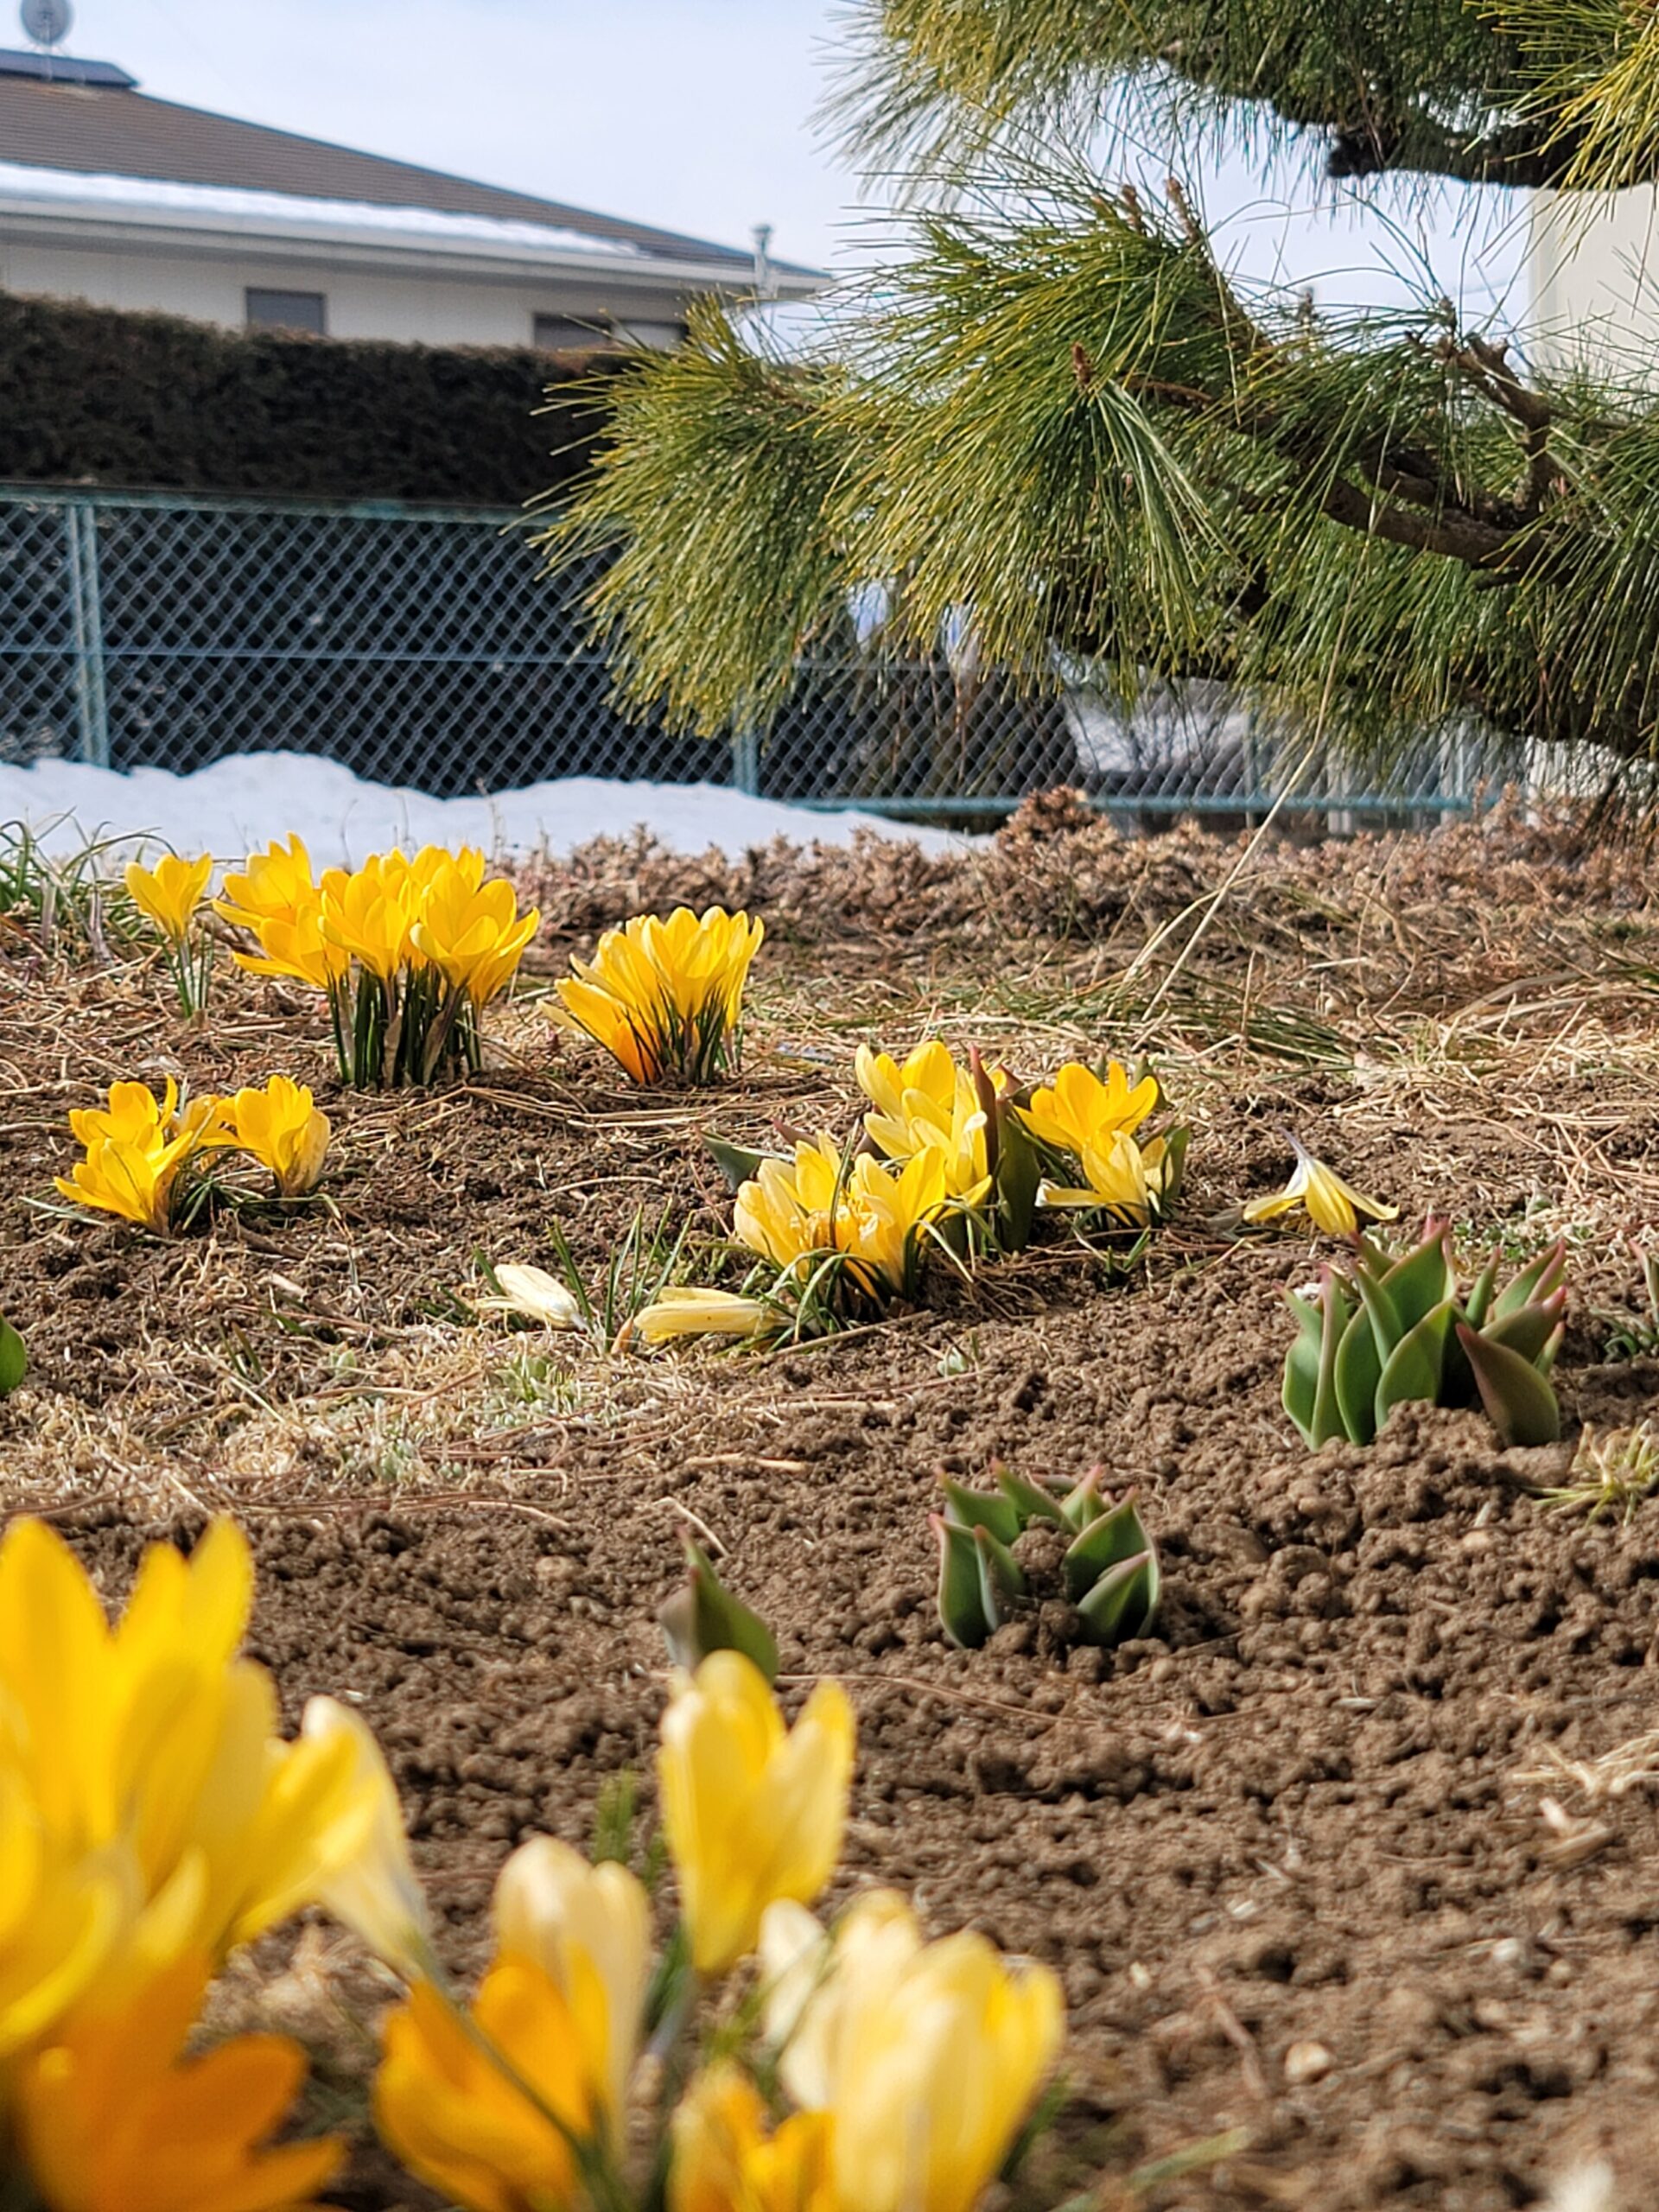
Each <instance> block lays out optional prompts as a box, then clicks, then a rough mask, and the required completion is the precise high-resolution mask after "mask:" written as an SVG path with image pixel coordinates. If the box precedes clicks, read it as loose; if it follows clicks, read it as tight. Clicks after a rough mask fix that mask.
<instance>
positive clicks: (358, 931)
mask: <svg viewBox="0 0 1659 2212" xmlns="http://www.w3.org/2000/svg"><path fill="white" fill-rule="evenodd" d="M417 857H420V858H423V856H417ZM430 868H431V863H430V862H428V863H426V871H425V872H427V873H429V870H430ZM420 890H421V877H420V876H419V875H417V874H416V868H415V865H414V864H412V863H411V862H410V859H409V857H408V855H406V854H404V853H402V852H398V851H395V850H394V851H392V852H390V853H371V854H370V855H369V857H368V858H367V860H365V861H364V863H363V865H362V867H361V868H353V869H352V870H351V871H350V873H349V874H348V873H347V871H346V869H345V868H329V869H328V870H327V873H326V874H324V876H323V879H322V882H321V893H322V912H321V934H322V941H323V943H324V944H328V945H332V946H334V948H335V950H337V951H339V952H341V953H344V954H345V955H346V957H348V958H349V959H353V960H358V961H360V962H361V963H362V964H363V966H364V967H365V968H366V969H368V971H369V973H370V975H372V976H378V978H379V980H380V981H381V982H383V983H390V982H392V980H393V979H394V978H395V977H396V976H397V974H398V972H399V970H400V969H404V968H407V967H409V966H410V964H411V963H416V962H417V961H418V959H419V958H420V957H421V956H419V955H418V954H417V953H416V950H415V945H414V940H413V936H412V931H413V930H414V926H415V918H416V913H417V912H419V904H418V900H419V893H420Z"/></svg>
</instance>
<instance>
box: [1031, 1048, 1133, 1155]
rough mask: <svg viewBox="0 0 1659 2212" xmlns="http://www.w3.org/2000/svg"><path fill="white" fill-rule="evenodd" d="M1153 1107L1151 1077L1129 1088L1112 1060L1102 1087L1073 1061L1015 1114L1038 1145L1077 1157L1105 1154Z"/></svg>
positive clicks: (1100, 1082)
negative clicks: (1115, 1139) (1090, 1150)
mask: <svg viewBox="0 0 1659 2212" xmlns="http://www.w3.org/2000/svg"><path fill="white" fill-rule="evenodd" d="M1157 1104H1158V1084H1157V1079H1156V1077H1153V1076H1149V1075H1148V1076H1143V1077H1141V1081H1140V1082H1139V1083H1137V1084H1130V1082H1129V1078H1128V1075H1127V1073H1126V1072H1125V1071H1124V1069H1123V1068H1122V1065H1121V1064H1120V1063H1119V1062H1118V1061H1116V1060H1111V1061H1109V1062H1108V1063H1107V1068H1106V1075H1105V1078H1104V1080H1102V1078H1101V1077H1099V1076H1097V1075H1096V1073H1095V1071H1094V1070H1093V1069H1092V1068H1087V1067H1084V1065H1083V1064H1082V1063H1081V1061H1077V1060H1072V1061H1071V1062H1069V1063H1068V1064H1067V1065H1066V1066H1065V1067H1063V1068H1062V1069H1061V1070H1060V1071H1059V1072H1058V1074H1057V1075H1056V1077H1054V1081H1053V1083H1052V1084H1050V1085H1046V1086H1045V1087H1044V1088H1043V1089H1041V1090H1036V1091H1034V1092H1033V1094H1032V1100H1031V1103H1030V1105H1029V1106H1022V1107H1020V1108H1019V1109H1018V1111H1019V1115H1020V1120H1021V1121H1022V1122H1024V1123H1025V1125H1026V1127H1027V1129H1029V1130H1030V1132H1031V1134H1032V1135H1033V1137H1035V1138H1036V1140H1037V1141H1038V1143H1039V1144H1045V1145H1048V1146H1051V1147H1053V1148H1054V1149H1055V1150H1057V1151H1059V1152H1075V1153H1077V1154H1078V1155H1079V1156H1081V1155H1082V1154H1083V1153H1084V1151H1085V1150H1086V1149H1087V1148H1088V1147H1090V1145H1093V1146H1095V1147H1096V1148H1097V1149H1104V1148H1106V1147H1108V1146H1109V1143H1110V1141H1111V1139H1112V1138H1113V1137H1115V1136H1116V1135H1125V1136H1133V1135H1134V1134H1135V1130H1136V1129H1138V1128H1140V1126H1141V1122H1144V1121H1145V1120H1146V1118H1147V1115H1148V1114H1150V1113H1152V1112H1153V1111H1154V1109H1155V1108H1156V1106H1157Z"/></svg>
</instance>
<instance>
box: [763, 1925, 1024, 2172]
mask: <svg viewBox="0 0 1659 2212" xmlns="http://www.w3.org/2000/svg"><path fill="white" fill-rule="evenodd" d="M1064 2031H1065V2005H1064V2002H1063V1999H1062V1998H1061V1994H1060V1986H1059V1983H1058V1980H1057V1979H1056V1977H1055V1976H1054V1974H1052V1973H1051V1972H1050V1970H1049V1969H1048V1968H1047V1967H1044V1966H1039V1965H1035V1964H1030V1963H1026V1964H1015V1965H1012V1966H1010V1965H1009V1964H1008V1963H1007V1962H1006V1961H1003V1960H1002V1959H1001V1958H1000V1957H999V1956H998V1955H997V1953H996V1952H995V1949H994V1948H992V1946H991V1945H990V1944H989V1943H988V1942H986V1940H985V1938H984V1937H983V1936H980V1935H977V1934H974V1933H971V1932H969V1933H967V1934H963V1935H959V1936H946V1937H944V1940H943V1941H942V1942H937V1943H924V1942H923V1941H922V1936H921V1932H920V1930H919V1929H918V1927H917V1925H916V1922H915V1918H914V1916H913V1915H912V1912H911V1910H910V1908H909V1906H908V1905H907V1904H905V1903H904V1901H903V1900H902V1899H901V1898H898V1897H891V1896H887V1897H881V1896H879V1895H878V1896H873V1897H868V1898H862V1899H861V1900H860V1901H859V1904H857V1905H855V1907H854V1908H853V1910H851V1911H850V1912H849V1914H848V1915H847V1916H846V1919H845V1920H844V1922H843V1923H842V1927H841V1928H840V1929H838V1930H837V1931H836V1940H835V1942H834V1945H833V1948H831V1950H830V1951H829V1955H828V1958H827V1960H826V1961H823V1966H822V1969H821V1974H820V1979H819V1980H818V1983H817V1987H816V1989H815V1991H814V1993H812V1994H810V1996H808V1997H807V1999H806V2000H805V2004H804V2008H801V2009H800V2010H799V2011H798V2018H797V2021H796V2024H795V2026H794V2032H793V2034H792V2036H791V2039H790V2041H789V2043H788V2044H785V2049H784V2051H783V2054H782V2057H781V2059H780V2062H779V2071H780V2074H781V2075H782V2079H783V2082H784V2084H785V2088H787V2089H788V2090H789V2093H790V2094H791V2097H793V2098H794V2099H795V2100H796V2101H797V2102H798V2103H801V2104H804V2105H806V2106H808V2107H810V2108H812V2109H816V2110H822V2111H823V2112H825V2113H827V2114H828V2115H829V2166H830V2177H831V2180H830V2190H831V2196H832V2200H833V2202H834V2203H835V2204H836V2207H838V2208H841V2212H853V2208H855V2207H856V2208H857V2212H969V2208H970V2207H971V2206H972V2205H973V2204H974V2203H975V2202H976V2199H977V2198H978V2197H979V2196H980V2194H981V2192H982V2190H984V2189H985V2187H986V2185H987V2184H988V2183H989V2182H990V2181H991V2180H992V2178H993V2177H994V2176H995V2174H996V2172H997V2171H998V2170H999V2168H1000V2167H1001V2164H1002V2162H1003V2160H1004V2159H1005V2158H1007V2153H1008V2151H1009V2148H1010V2147H1011V2145H1012V2144H1013V2142H1014V2137H1015V2134H1016V2133H1017V2132H1018V2130H1019V2128H1020V2123H1021V2122H1022V2120H1024V2119H1025V2117H1026V2115H1027V2113H1028V2112H1029V2111H1030V2109H1031V2107H1032V2106H1033V2103H1034V2102H1035V2101H1036V2098H1037V2094H1038V2091H1039V2089H1040V2088H1041V2086H1042V2082H1043V2079H1044V2076H1045V2075H1046V2074H1047V2072H1048V2070H1049V2069H1050V2067H1051V2066H1052V2064H1053V2063H1054V2060H1055V2058H1056V2057H1057V2056H1058V2052H1059V2049H1060V2044H1061V2040H1062V2037H1063V2035H1064Z"/></svg>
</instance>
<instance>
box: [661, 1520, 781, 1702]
mask: <svg viewBox="0 0 1659 2212" xmlns="http://www.w3.org/2000/svg"><path fill="white" fill-rule="evenodd" d="M685 1565H686V1581H685V1586H684V1587H683V1589H680V1590H677V1591H676V1592H675V1593H674V1595H673V1597H671V1599H669V1601H668V1603H667V1604H666V1605H664V1607H663V1610H662V1611H661V1612H660V1613H659V1614H658V1620H659V1621H660V1623H661V1624H662V1630H663V1634H664V1637H666V1639H667V1642H668V1649H669V1656H670V1657H671V1658H672V1660H673V1661H674V1663H675V1664H676V1666H678V1667H683V1668H684V1669H686V1670H687V1672H688V1673H695V1672H696V1669H697V1668H698V1667H700V1666H701V1665H702V1662H703V1661H704V1660H705V1659H706V1658H707V1657H708V1656H709V1653H710V1652H711V1651H741V1653H742V1655H743V1656H744V1657H745V1658H746V1659H749V1660H752V1661H753V1663H754V1664H755V1666H757V1667H758V1668H759V1669H760V1672H761V1673H762V1674H763V1675H765V1676H766V1680H767V1681H769V1682H772V1681H776V1680H777V1679H778V1640H777V1638H776V1637H774V1636H773V1635H772V1630H770V1629H769V1628H768V1627H767V1626H766V1623H765V1622H764V1621H763V1620H762V1619H761V1618H760V1615H759V1614H758V1613H755V1612H752V1611H750V1610H749V1608H748V1606H747V1605H744V1604H743V1602H742V1600H741V1599H738V1598H734V1596H733V1595H732V1593H731V1592H730V1591H729V1590H728V1589H727V1587H726V1586H725V1584H724V1583H723V1582H721V1579H720V1577H719V1575H718V1574H716V1573H715V1568H714V1563H713V1561H712V1560H710V1559H709V1557H708V1555H707V1554H706V1553H705V1552H703V1551H702V1549H701V1548H699V1547H698V1546H697V1545H696V1544H694V1543H692V1542H691V1541H690V1539H689V1538H688V1539H687V1541H686V1547H685Z"/></svg>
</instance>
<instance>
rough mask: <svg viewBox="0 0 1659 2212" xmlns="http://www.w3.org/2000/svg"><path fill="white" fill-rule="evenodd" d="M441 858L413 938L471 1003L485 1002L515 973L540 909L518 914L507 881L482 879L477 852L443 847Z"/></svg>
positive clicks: (536, 925)
mask: <svg viewBox="0 0 1659 2212" xmlns="http://www.w3.org/2000/svg"><path fill="white" fill-rule="evenodd" d="M443 859H444V861H447V862H448V866H447V867H444V868H440V869H439V870H438V871H437V873H436V874H435V876H434V878H433V880H432V882H431V884H430V885H429V887H428V889H427V891H426V893H425V895H424V897H423V900H422V902H421V907H420V912H419V915H418V918H417V919H416V922H415V925H414V929H413V933H412V934H413V940H414V944H415V946H416V950H418V951H419V952H421V953H422V954H423V956H424V957H425V958H427V959H428V960H429V961H430V962H431V963H432V965H433V966H434V967H435V969H437V970H438V972H439V973H440V975H442V977H443V979H444V981H445V982H447V983H448V985H449V986H450V987H451V988H452V989H454V990H458V991H465V992H466V994H467V997H468V998H469V999H470V1000H471V1001H472V1003H473V1005H474V1007H475V1008H477V1007H485V1006H487V1005H488V1004H489V1002H490V1001H491V1000H492V999H493V998H494V997H495V996H496V995H497V994H498V993H499V992H500V991H502V990H504V989H505V987H506V985H507V983H508V982H510V981H511V980H512V976H514V975H515V974H516V973H517V971H518V963H519V962H520V960H522V959H523V957H524V948H525V946H526V945H528V944H530V942H531V939H532V938H534V936H535V934H536V932H537V930H538V929H539V928H540V926H541V920H542V918H541V914H540V912H538V911H537V910H536V909H534V908H532V909H531V912H529V913H527V914H520V913H519V912H518V899H517V898H516V896H515V895H514V893H513V888H512V885H511V884H510V883H507V882H505V881H503V880H501V879H499V878H497V879H496V880H494V881H493V882H491V883H483V882H480V880H479V879H480V876H481V874H482V871H483V866H484V858H483V855H482V854H481V853H477V852H474V851H472V850H471V849H469V850H467V852H464V853H461V854H459V855H451V854H448V853H446V854H444V855H443Z"/></svg>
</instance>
